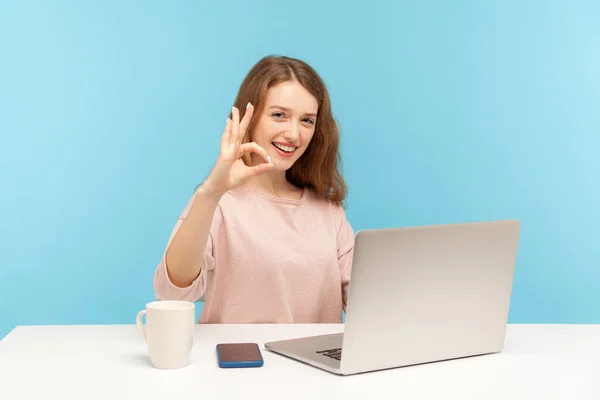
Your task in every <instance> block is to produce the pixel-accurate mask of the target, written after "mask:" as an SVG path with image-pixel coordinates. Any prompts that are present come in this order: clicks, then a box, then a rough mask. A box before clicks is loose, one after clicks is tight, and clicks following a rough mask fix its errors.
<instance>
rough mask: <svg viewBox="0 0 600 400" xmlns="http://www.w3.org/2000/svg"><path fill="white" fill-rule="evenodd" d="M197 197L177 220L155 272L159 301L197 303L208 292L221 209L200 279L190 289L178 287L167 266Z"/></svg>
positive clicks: (216, 217)
mask: <svg viewBox="0 0 600 400" xmlns="http://www.w3.org/2000/svg"><path fill="white" fill-rule="evenodd" d="M194 200H195V196H192V198H191V199H190V200H189V201H188V203H187V205H186V207H185V208H184V210H183V212H182V213H181V215H180V216H179V218H178V219H177V222H176V224H175V227H174V228H173V230H172V231H171V235H170V236H169V240H168V242H167V246H166V248H165V250H164V251H163V254H162V257H161V260H160V262H159V263H158V266H157V267H156V270H155V272H154V293H155V295H156V298H157V299H158V300H185V301H191V302H196V301H198V300H200V299H201V298H202V296H204V292H205V291H206V285H207V274H208V271H212V270H213V269H214V268H215V258H214V254H213V248H215V247H216V245H215V243H214V241H215V239H216V238H217V237H218V234H217V233H218V230H219V227H220V223H221V209H220V207H219V206H218V207H217V209H216V210H215V215H214V217H213V220H212V223H211V228H210V233H209V235H208V240H207V243H206V248H205V249H204V257H203V262H202V269H201V272H200V274H199V275H198V277H197V278H196V279H195V280H194V281H193V282H192V283H191V285H190V286H188V287H184V288H181V287H178V286H176V285H174V284H173V283H172V282H171V280H170V279H169V274H168V272H167V264H166V254H167V250H168V249H169V246H170V245H171V242H172V241H173V239H174V238H175V235H176V234H177V231H178V230H179V228H180V227H181V225H182V224H183V221H185V218H186V217H187V215H188V212H189V210H190V208H191V207H192V204H193V203H194ZM198 251H202V244H201V243H198Z"/></svg>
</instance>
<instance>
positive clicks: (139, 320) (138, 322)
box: [135, 310, 148, 343]
mask: <svg viewBox="0 0 600 400" xmlns="http://www.w3.org/2000/svg"><path fill="white" fill-rule="evenodd" d="M144 314H146V310H142V311H140V312H139V313H138V314H137V317H136V318H135V322H136V325H137V327H138V329H139V330H140V333H141V334H142V336H143V337H144V340H145V341H146V343H147V342H148V338H147V337H146V329H145V328H144V325H142V317H143V316H144Z"/></svg>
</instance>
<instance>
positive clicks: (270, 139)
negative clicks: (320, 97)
mask: <svg viewBox="0 0 600 400" xmlns="http://www.w3.org/2000/svg"><path fill="white" fill-rule="evenodd" d="M318 106H319V105H318V102H317V99H316V98H315V97H314V96H313V95H311V94H310V93H309V92H308V91H307V90H306V89H305V88H304V87H303V86H302V85H300V84H299V83H298V82H296V81H287V82H283V83H280V84H278V85H277V86H273V87H272V88H270V89H269V91H268V92H267V98H266V99H265V107H264V110H263V111H262V113H261V115H258V116H257V117H258V122H257V124H256V127H255V129H254V131H253V132H252V137H251V139H250V140H251V141H253V142H256V143H257V144H258V145H260V146H261V147H262V148H264V149H265V150H266V151H267V154H268V155H269V156H270V157H271V160H273V162H274V163H275V168H276V169H277V170H280V171H285V170H288V169H289V168H290V167H291V166H292V165H293V164H294V162H296V160H298V159H299V158H300V156H302V154H304V152H305V151H306V148H307V147H308V145H309V143H310V141H311V139H312V137H313V135H314V133H315V125H316V123H317V110H318ZM253 156H254V154H253ZM253 161H254V160H253ZM260 162H264V161H263V160H261V161H260Z"/></svg>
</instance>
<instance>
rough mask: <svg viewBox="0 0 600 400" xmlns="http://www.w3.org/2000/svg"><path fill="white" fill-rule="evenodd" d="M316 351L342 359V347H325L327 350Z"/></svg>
mask: <svg viewBox="0 0 600 400" xmlns="http://www.w3.org/2000/svg"><path fill="white" fill-rule="evenodd" d="M317 353H319V354H322V355H324V356H326V357H331V358H333V359H335V360H341V359H342V349H327V350H318V351H317Z"/></svg>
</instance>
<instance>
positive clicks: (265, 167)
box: [246, 163, 275, 177]
mask: <svg viewBox="0 0 600 400" xmlns="http://www.w3.org/2000/svg"><path fill="white" fill-rule="evenodd" d="M273 168H275V165H274V164H272V163H263V164H258V165H255V166H253V167H250V168H248V169H247V170H246V176H247V177H251V176H256V175H260V174H264V173H265V172H267V171H270V170H272V169H273Z"/></svg>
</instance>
